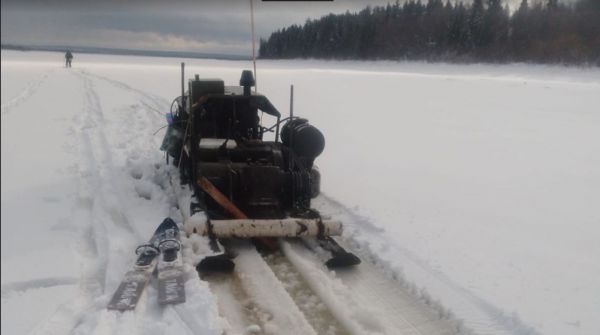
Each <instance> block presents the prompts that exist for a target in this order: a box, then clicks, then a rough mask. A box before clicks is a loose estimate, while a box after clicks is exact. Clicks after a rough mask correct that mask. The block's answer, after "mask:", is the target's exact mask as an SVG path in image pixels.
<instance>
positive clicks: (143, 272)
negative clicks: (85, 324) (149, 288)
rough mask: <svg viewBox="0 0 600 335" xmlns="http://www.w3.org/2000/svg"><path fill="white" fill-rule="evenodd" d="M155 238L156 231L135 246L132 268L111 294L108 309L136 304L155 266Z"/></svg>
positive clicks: (156, 249)
mask: <svg viewBox="0 0 600 335" xmlns="http://www.w3.org/2000/svg"><path fill="white" fill-rule="evenodd" d="M155 239H156V233H155V235H154V236H153V237H152V238H151V239H150V242H148V244H143V245H140V246H139V247H137V249H136V251H135V252H136V254H137V255H139V256H138V259H137V261H136V262H135V265H134V267H133V270H130V271H128V272H127V273H126V274H125V276H124V278H123V280H122V281H121V284H120V285H119V287H118V288H117V290H116V291H115V293H114V294H113V297H112V299H111V300H110V302H109V303H108V306H107V308H108V309H109V310H119V311H126V310H132V309H134V308H135V306H136V305H137V303H138V301H139V300H140V296H141V295H142V291H143V290H144V288H145V287H146V285H147V284H148V280H149V279H150V276H151V275H152V272H153V271H154V268H155V267H156V256H157V255H158V253H159V250H158V248H157V247H156V246H155V244H154V240H155Z"/></svg>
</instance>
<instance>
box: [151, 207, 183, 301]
mask: <svg viewBox="0 0 600 335" xmlns="http://www.w3.org/2000/svg"><path fill="white" fill-rule="evenodd" d="M163 225H164V229H163V231H162V232H161V233H160V234H159V237H158V241H157V242H158V249H159V250H160V252H161V255H160V257H159V259H158V266H157V268H158V302H159V303H160V304H161V305H166V304H177V303H181V302H184V301H185V272H184V270H183V262H182V259H181V242H180V241H179V228H178V227H177V224H176V223H175V222H174V221H173V220H171V219H170V218H166V219H165V220H164V221H163V223H162V224H161V226H163Z"/></svg>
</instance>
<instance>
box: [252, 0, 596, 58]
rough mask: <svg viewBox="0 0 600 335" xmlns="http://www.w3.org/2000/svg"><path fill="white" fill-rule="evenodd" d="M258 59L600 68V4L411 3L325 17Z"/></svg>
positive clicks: (280, 35)
mask: <svg viewBox="0 0 600 335" xmlns="http://www.w3.org/2000/svg"><path fill="white" fill-rule="evenodd" d="M259 56H260V57H261V58H323V59H415V60H423V59H424V60H446V61H465V62H472V61H486V62H511V61H525V62H540V63H570V64H574V63H588V64H596V65H600V0H579V1H577V2H576V3H575V4H571V5H565V4H562V3H559V2H558V0H543V2H535V3H533V4H529V3H528V2H527V0H522V2H521V4H520V6H519V8H518V9H517V10H516V11H514V12H513V13H512V15H511V14H510V11H509V8H508V6H507V5H505V4H503V2H502V0H474V1H473V3H472V4H470V5H465V4H463V3H462V2H459V3H457V4H453V3H451V2H450V1H447V2H446V3H443V2H442V0H428V2H427V3H422V2H421V1H420V0H419V1H414V0H410V1H407V2H405V3H403V4H400V3H399V2H396V3H395V4H393V5H392V4H388V5H387V6H384V7H380V6H378V7H374V8H371V7H367V8H365V9H363V10H361V11H360V12H358V13H350V12H346V13H345V14H338V15H334V14H330V15H328V16H324V17H322V18H320V19H318V20H308V21H306V23H305V24H304V25H301V26H298V25H292V26H290V27H288V28H284V29H281V30H277V31H276V32H274V33H272V34H271V36H270V37H269V38H268V40H264V39H261V41H260V49H259Z"/></svg>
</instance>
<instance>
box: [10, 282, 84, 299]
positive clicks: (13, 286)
mask: <svg viewBox="0 0 600 335" xmlns="http://www.w3.org/2000/svg"><path fill="white" fill-rule="evenodd" d="M78 282H79V279H77V278H72V277H48V278H38V279H32V280H26V281H20V282H13V283H8V284H4V285H2V289H1V292H2V297H5V296H8V295H10V294H13V293H17V292H24V291H28V290H31V289H38V288H47V287H54V286H62V285H73V284H77V283H78Z"/></svg>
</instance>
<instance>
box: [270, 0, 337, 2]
mask: <svg viewBox="0 0 600 335" xmlns="http://www.w3.org/2000/svg"><path fill="white" fill-rule="evenodd" d="M261 1H262V2H333V0H261Z"/></svg>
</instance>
